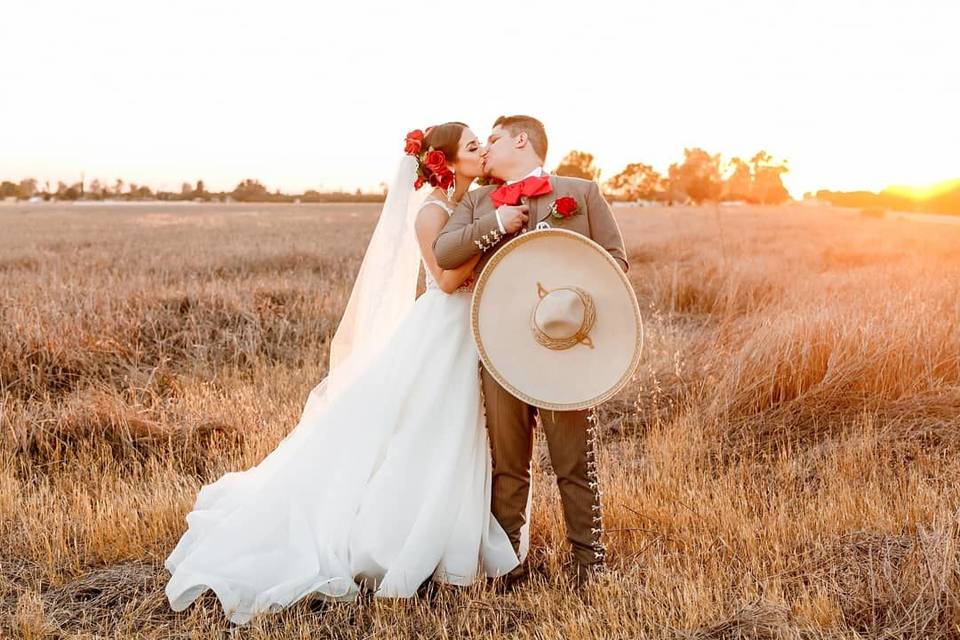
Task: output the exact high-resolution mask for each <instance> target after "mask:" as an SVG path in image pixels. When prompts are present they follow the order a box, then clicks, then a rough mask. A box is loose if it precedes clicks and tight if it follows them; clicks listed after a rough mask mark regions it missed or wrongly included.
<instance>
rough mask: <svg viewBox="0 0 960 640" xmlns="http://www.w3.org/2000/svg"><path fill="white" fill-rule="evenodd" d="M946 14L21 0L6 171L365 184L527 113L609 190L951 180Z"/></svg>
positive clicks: (947, 8)
mask: <svg viewBox="0 0 960 640" xmlns="http://www.w3.org/2000/svg"><path fill="white" fill-rule="evenodd" d="M957 24H960V5H958V4H957V3H947V2H930V1H927V2H922V1H921V2H916V3H902V2H852V1H847V2H840V3H837V2H825V1H811V2H805V3H793V2H789V3H783V2H777V3H771V2H762V1H760V0H743V1H739V2H732V3H716V2H707V1H705V0H704V1H692V0H690V1H686V2H666V1H659V2H644V3H634V4H624V3H618V2H609V1H600V2H594V3H590V4H582V3H581V4H568V5H559V6H558V5H556V4H555V3H548V2H530V3H523V4H518V3H508V2H501V1H500V0H497V1H494V2H487V3H484V4H483V9H482V10H480V9H479V7H478V6H477V5H475V4H472V3H459V4H457V3H453V4H445V5H444V6H443V9H442V11H439V12H438V11H437V10H436V5H434V4H432V3H426V2H404V3H373V2H352V3H335V4H329V3H300V2H289V1H288V2H278V3H271V4H265V3H254V2H225V1H222V0H216V1H211V2H203V3H195V2H185V1H182V0H175V1H173V2H166V3H162V4H145V3H126V2H120V1H118V0H96V1H93V2H88V3H59V2H52V1H50V0H38V1H35V2H29V3H27V2H17V3H13V6H10V7H5V10H4V20H3V21H2V22H0V57H2V59H3V60H5V61H8V63H9V64H8V65H6V66H5V75H4V80H3V83H2V88H0V92H2V96H0V98H2V99H0V119H2V121H3V123H4V127H3V134H2V137H0V178H2V179H21V178H25V177H28V176H33V177H36V178H39V179H40V181H41V184H42V183H43V181H44V180H50V181H56V180H65V181H76V180H79V179H80V176H81V174H83V175H84V176H85V177H86V179H87V180H90V179H91V178H94V177H96V178H99V179H100V180H103V181H109V182H110V183H112V182H113V181H114V180H115V179H117V178H122V179H124V180H126V181H127V182H131V181H132V182H138V183H145V184H150V185H153V186H155V187H159V188H166V189H179V186H180V183H181V182H182V181H196V180H197V179H203V180H204V181H205V182H206V183H207V184H208V185H209V186H210V188H212V189H231V188H233V186H234V185H236V184H237V182H239V181H240V180H242V179H244V178H257V179H259V180H261V181H262V182H263V183H264V184H266V185H268V186H269V188H270V189H275V188H276V189H282V190H285V191H297V190H303V189H308V188H326V189H330V188H339V187H342V188H347V189H353V188H356V187H362V188H364V189H376V188H377V186H378V185H379V183H381V182H383V181H386V180H388V179H389V177H390V175H391V172H392V171H393V167H394V166H395V163H396V161H397V158H398V154H399V153H400V150H401V143H402V136H403V134H404V133H405V132H406V131H407V130H409V129H411V128H415V127H423V126H426V125H429V124H432V123H437V122H440V121H445V120H463V121H466V122H468V123H470V124H471V125H473V127H474V128H475V129H476V131H477V133H478V134H480V135H481V136H484V135H485V134H486V130H487V129H488V128H489V126H490V124H491V123H492V122H493V120H494V119H495V118H496V117H497V116H499V115H501V114H505V113H530V114H532V115H535V116H538V117H540V118H541V119H542V120H543V121H544V123H545V124H546V126H547V128H548V131H549V133H550V137H551V146H550V154H549V157H548V161H547V165H548V168H552V167H553V166H555V165H556V163H557V162H558V160H559V159H560V158H561V157H562V156H563V154H565V153H566V152H567V151H569V150H571V149H582V150H585V151H588V152H590V153H593V154H594V155H595V156H596V159H597V163H598V165H599V166H600V168H601V169H602V175H601V179H604V178H608V177H610V176H612V175H613V174H615V173H616V172H618V171H619V170H620V169H622V168H623V167H624V166H625V165H626V164H627V163H630V162H644V163H647V164H651V165H653V166H654V167H656V168H657V169H658V170H660V171H665V170H666V168H667V167H668V165H669V164H670V163H672V162H676V161H678V160H679V159H681V158H682V156H683V149H684V148H685V147H694V146H696V147H702V148H704V149H706V150H708V151H709V152H711V153H722V154H723V156H724V157H725V158H730V157H732V156H741V157H749V156H750V155H752V154H753V153H754V152H756V151H758V150H760V149H764V150H766V151H768V152H769V153H770V154H772V155H773V156H774V157H776V158H780V159H785V160H787V161H788V162H789V166H790V173H788V174H786V175H785V176H784V182H785V183H786V185H787V187H788V188H789V189H790V191H791V193H792V194H793V195H794V197H800V196H802V194H803V192H805V191H815V190H817V189H823V188H826V189H844V190H853V189H870V190H880V189H882V188H884V187H886V186H888V185H891V184H911V185H912V184H928V183H931V182H938V181H942V180H946V179H951V178H955V177H957V174H960V165H958V163H957V161H956V149H957V148H958V147H960V127H957V126H956V124H955V122H956V114H957V113H960V74H957V73H956V63H957V60H960V39H958V38H956V35H955V27H956V25H957Z"/></svg>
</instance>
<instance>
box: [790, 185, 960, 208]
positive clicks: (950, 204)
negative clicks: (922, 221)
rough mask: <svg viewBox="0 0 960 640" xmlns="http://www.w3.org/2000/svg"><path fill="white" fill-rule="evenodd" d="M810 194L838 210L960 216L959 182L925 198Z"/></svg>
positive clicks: (888, 192) (896, 193)
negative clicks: (891, 211)
mask: <svg viewBox="0 0 960 640" xmlns="http://www.w3.org/2000/svg"><path fill="white" fill-rule="evenodd" d="M807 195H815V196H816V198H817V199H818V200H823V201H824V202H829V203H831V204H833V205H836V206H838V207H854V208H859V209H891V210H893V211H916V212H918V213H947V214H960V180H951V181H948V182H946V183H944V184H943V185H942V188H940V189H938V190H937V192H935V193H932V194H930V195H924V196H923V197H920V196H911V195H908V194H906V193H904V192H903V191H902V190H899V189H884V190H883V191H881V192H880V193H874V192H872V191H826V190H821V191H817V192H816V194H807Z"/></svg>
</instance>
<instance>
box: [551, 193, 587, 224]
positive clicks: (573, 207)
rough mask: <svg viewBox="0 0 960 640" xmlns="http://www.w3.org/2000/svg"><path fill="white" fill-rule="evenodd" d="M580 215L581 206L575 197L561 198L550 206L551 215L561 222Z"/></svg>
mask: <svg viewBox="0 0 960 640" xmlns="http://www.w3.org/2000/svg"><path fill="white" fill-rule="evenodd" d="M578 213H580V205H578V204H577V199H576V198H574V197H573V196H560V197H559V198H557V199H556V200H554V201H553V204H551V205H550V215H552V216H553V217H554V218H558V219H560V220H566V219H567V218H572V217H573V216H575V215H577V214H578Z"/></svg>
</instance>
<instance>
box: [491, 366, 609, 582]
mask: <svg viewBox="0 0 960 640" xmlns="http://www.w3.org/2000/svg"><path fill="white" fill-rule="evenodd" d="M480 377H481V381H482V386H483V395H484V402H485V403H486V412H487V431H488V432H489V434H490V447H491V450H492V456H493V500H492V505H491V510H492V511H493V515H494V517H495V518H496V519H497V521H498V522H500V526H502V527H503V528H504V530H505V531H506V532H507V535H508V536H509V537H510V542H512V543H513V548H514V550H517V549H518V548H519V545H520V529H521V527H522V526H523V523H524V516H525V511H526V507H527V495H528V492H529V490H530V461H531V459H532V457H533V427H534V424H535V423H536V415H537V411H538V409H537V408H536V407H532V406H530V405H528V404H527V403H525V402H523V401H522V400H520V399H518V398H517V397H515V396H513V395H511V394H510V393H509V392H507V391H506V390H504V388H503V387H501V386H500V384H499V383H498V382H497V381H496V380H494V379H493V376H491V375H490V374H489V373H487V370H486V369H485V368H483V367H481V374H480ZM539 411H540V423H541V424H542V425H543V430H544V434H545V435H546V437H547V447H548V449H549V451H550V462H551V464H552V465H553V470H554V472H556V474H557V486H558V487H559V489H560V501H561V503H562V505H563V518H564V521H565V522H566V525H567V539H568V540H570V544H571V545H572V546H573V556H574V559H575V560H576V561H577V563H578V564H580V565H594V564H597V563H602V562H603V560H604V548H603V545H602V543H601V541H600V534H601V533H602V520H601V512H600V490H599V486H598V483H597V474H596V459H595V455H596V452H595V449H594V446H595V443H594V440H595V439H594V432H593V429H592V428H591V427H590V424H589V421H588V419H587V417H588V414H589V411H550V410H549V409H542V410H539Z"/></svg>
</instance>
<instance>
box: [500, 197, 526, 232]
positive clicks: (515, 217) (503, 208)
mask: <svg viewBox="0 0 960 640" xmlns="http://www.w3.org/2000/svg"><path fill="white" fill-rule="evenodd" d="M528 211H530V207H529V206H528V205H527V204H526V203H524V204H518V205H517V206H515V207H511V206H509V205H506V204H504V205H500V206H499V207H497V215H498V216H500V222H501V223H503V229H504V231H506V232H507V233H516V232H517V231H520V230H521V229H523V227H524V226H525V225H526V224H527V212H528Z"/></svg>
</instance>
